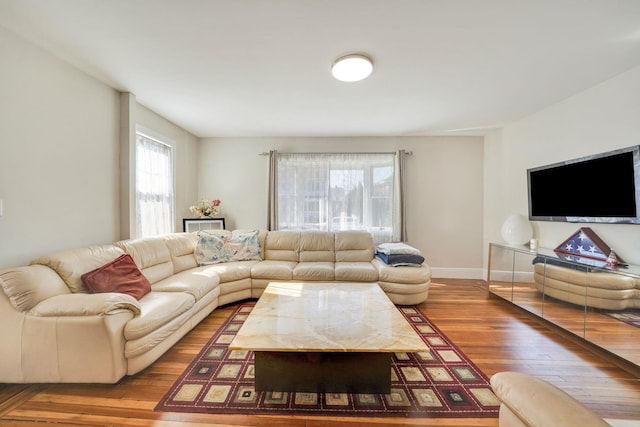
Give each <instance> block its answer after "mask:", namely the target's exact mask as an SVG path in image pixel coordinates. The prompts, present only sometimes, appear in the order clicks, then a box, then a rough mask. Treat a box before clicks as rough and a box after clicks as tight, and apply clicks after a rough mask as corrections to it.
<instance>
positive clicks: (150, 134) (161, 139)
mask: <svg viewBox="0 0 640 427" xmlns="http://www.w3.org/2000/svg"><path fill="white" fill-rule="evenodd" d="M138 135H141V136H142V137H144V138H147V139H150V140H152V141H155V142H157V143H159V144H162V145H165V146H167V147H169V153H170V154H169V156H170V159H169V161H170V168H171V185H170V188H171V202H170V215H171V219H170V221H169V225H170V226H169V230H167V231H166V232H167V233H173V232H175V231H176V144H175V142H174V141H172V140H171V139H169V138H167V137H166V136H164V135H162V134H161V133H158V132H156V131H154V130H153V129H149V128H147V127H145V126H142V125H140V124H137V125H136V128H135V132H134V140H133V143H134V144H133V145H134V147H133V150H134V152H135V153H136V154H135V162H134V165H133V171H134V179H133V195H134V196H133V202H134V203H133V211H134V215H133V218H134V220H135V223H134V224H133V225H134V227H133V229H134V230H135V237H136V238H141V237H149V236H150V235H142V233H141V230H139V229H138V223H137V217H138V155H137V149H138Z"/></svg>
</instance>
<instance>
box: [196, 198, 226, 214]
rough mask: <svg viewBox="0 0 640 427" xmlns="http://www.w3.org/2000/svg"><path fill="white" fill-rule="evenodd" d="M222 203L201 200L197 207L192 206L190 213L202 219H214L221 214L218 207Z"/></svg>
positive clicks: (217, 200) (215, 200) (216, 200)
mask: <svg viewBox="0 0 640 427" xmlns="http://www.w3.org/2000/svg"><path fill="white" fill-rule="evenodd" d="M220 203H222V202H221V201H220V200H219V199H213V200H211V201H209V199H204V198H203V199H200V201H199V202H198V204H197V205H194V206H190V207H189V211H191V212H192V213H194V214H196V215H198V216H199V217H200V218H209V217H214V216H216V215H218V214H219V213H220V210H219V208H218V206H220Z"/></svg>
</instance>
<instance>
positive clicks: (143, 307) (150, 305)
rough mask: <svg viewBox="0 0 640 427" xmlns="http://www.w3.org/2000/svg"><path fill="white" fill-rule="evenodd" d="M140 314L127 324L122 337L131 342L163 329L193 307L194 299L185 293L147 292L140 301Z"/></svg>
mask: <svg viewBox="0 0 640 427" xmlns="http://www.w3.org/2000/svg"><path fill="white" fill-rule="evenodd" d="M138 302H139V304H140V314H139V315H138V316H135V317H134V318H133V319H131V320H130V321H129V322H127V324H126V326H125V328H124V337H125V338H126V339H127V340H133V339H136V338H140V337H142V336H145V335H147V334H149V333H151V332H153V331H155V330H156V329H159V328H161V327H163V326H164V325H165V324H167V323H169V322H171V321H172V320H173V319H175V318H177V317H179V316H180V315H182V313H184V312H186V311H188V310H189V309H190V308H191V307H193V305H194V303H195V299H194V298H193V296H191V295H190V294H188V293H186V292H155V291H152V292H149V293H148V294H147V295H145V296H144V297H142V298H141V299H140V301H138Z"/></svg>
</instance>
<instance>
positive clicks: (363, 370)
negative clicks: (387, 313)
mask: <svg viewBox="0 0 640 427" xmlns="http://www.w3.org/2000/svg"><path fill="white" fill-rule="evenodd" d="M255 377H256V378H255V388H256V391H290V392H292V391H299V392H332V393H377V394H388V393H390V391H391V353H373V352H370V353H333V352H331V353H307V352H271V351H257V352H255Z"/></svg>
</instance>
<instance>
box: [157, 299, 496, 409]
mask: <svg viewBox="0 0 640 427" xmlns="http://www.w3.org/2000/svg"><path fill="white" fill-rule="evenodd" d="M254 305H255V302H253V301H250V302H246V303H243V304H241V305H240V306H239V307H238V308H237V309H236V310H235V312H234V313H233V314H232V315H231V316H230V317H229V319H227V320H226V322H225V324H224V325H223V326H222V327H220V328H219V329H218V331H216V333H215V334H214V335H213V337H212V338H211V339H210V340H209V342H208V343H207V345H205V346H204V348H203V349H202V351H201V352H200V353H199V354H198V355H197V356H196V358H195V359H194V360H193V361H192V362H191V363H190V364H189V366H188V367H187V369H186V370H185V372H184V373H182V374H181V375H180V377H179V378H178V379H177V380H176V382H175V383H174V384H173V386H172V387H171V389H170V390H169V391H168V392H167V393H166V395H165V396H164V397H163V398H162V399H161V400H160V402H159V403H158V404H157V406H156V407H155V410H156V411H165V412H199V413H210V414H246V415H249V414H270V415H293V414H295V415H323V416H356V417H407V418H451V417H457V418H461V417H464V418H479V417H497V416H498V410H499V406H500V401H499V400H498V398H497V397H496V396H495V395H494V394H493V392H492V391H491V386H490V385H489V380H488V378H487V376H486V375H484V374H483V373H482V372H481V371H480V370H479V369H478V367H477V366H476V365H474V364H473V362H471V361H470V360H469V359H468V358H467V357H466V356H465V355H464V354H463V353H462V352H461V351H460V349H458V348H457V347H456V346H455V345H454V344H453V343H451V341H449V339H448V338H447V337H446V336H445V335H444V334H443V333H442V332H441V331H440V330H438V328H437V327H436V326H435V325H433V324H432V323H431V322H430V321H429V319H427V318H426V317H425V316H424V315H423V314H422V313H421V312H420V310H418V309H417V308H415V307H411V306H405V307H398V309H399V310H400V312H401V313H402V314H403V315H404V316H405V317H406V319H407V320H408V322H409V323H410V324H411V325H412V326H413V328H414V329H415V330H416V331H417V332H418V333H419V334H420V336H422V338H423V339H424V341H425V342H426V343H427V345H428V346H429V348H430V351H429V352H423V353H394V354H393V356H392V367H391V393H390V394H357V393H299V392H292V393H288V392H262V391H261V392H256V391H255V390H254V361H253V360H254V358H253V352H251V351H236V350H233V351H230V350H229V348H228V346H229V343H230V342H231V340H232V339H233V337H234V336H235V334H236V332H237V331H238V330H239V329H240V326H241V325H242V323H243V322H244V320H245V319H246V318H247V316H248V314H249V313H250V312H251V310H252V308H253V306H254Z"/></svg>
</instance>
